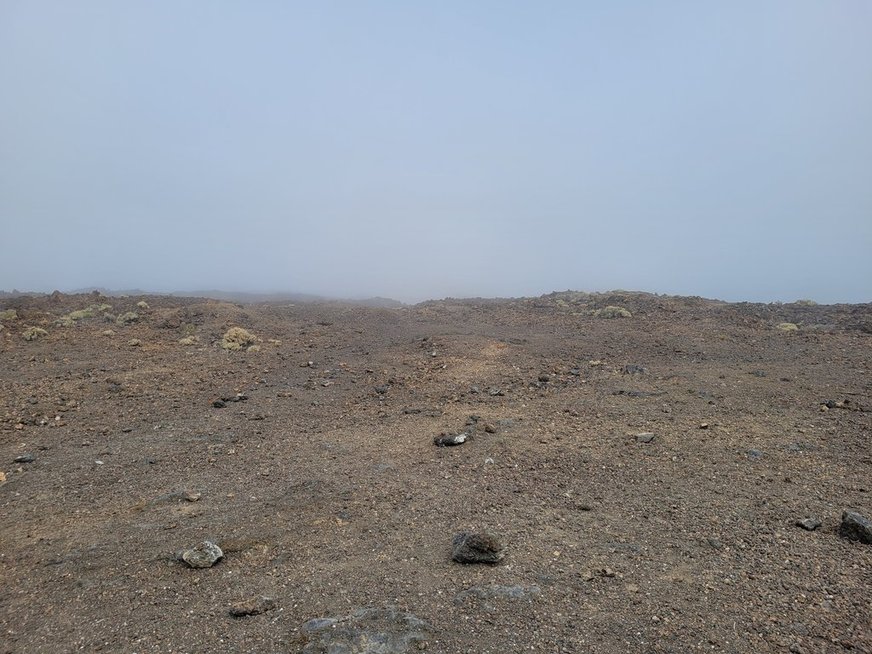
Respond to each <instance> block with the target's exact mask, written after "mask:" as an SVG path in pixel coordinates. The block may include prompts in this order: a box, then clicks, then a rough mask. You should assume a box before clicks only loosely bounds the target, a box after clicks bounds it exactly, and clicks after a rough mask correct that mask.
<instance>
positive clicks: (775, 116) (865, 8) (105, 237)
mask: <svg viewBox="0 0 872 654" xmlns="http://www.w3.org/2000/svg"><path fill="white" fill-rule="evenodd" d="M0 241H2V256H0V288H6V289H7V290H8V289H11V288H13V287H17V288H19V289H33V290H46V291H50V290H53V289H55V288H59V289H61V290H69V289H74V288H77V287H84V286H106V287H110V288H132V287H139V288H144V289H150V290H158V291H171V290H185V289H202V288H221V289H228V290H271V291H272V290H291V291H301V292H311V293H322V294H330V295H338V296H348V297H350V296H366V295H386V296H392V297H395V298H398V299H403V300H420V299H424V298H428V297H442V296H446V295H455V296H459V295H504V296H505V295H531V294H539V293H543V292H548V291H551V290H558V289H559V290H563V289H567V288H574V289H580V290H607V289H611V288H631V289H640V290H648V291H654V292H665V293H678V294H692V295H704V296H708V297H719V298H723V299H729V300H742V299H748V300H766V301H768V300H792V299H796V298H805V297H810V298H814V299H817V300H819V301H829V302H835V301H870V300H872V254H870V252H872V2H869V1H868V0H856V1H841V0H817V1H814V2H807V1H802V0H783V1H774V0H773V1H766V0H763V1H760V0H753V1H750V0H749V1H735V0H730V1H729V2H727V1H723V2H697V1H696V0H689V1H687V2H668V1H663V2H647V1H639V2H617V1H616V2H580V1H577V0H573V1H568V2H557V1H553V2H532V1H528V2H520V1H516V2H509V1H503V0H499V1H497V0H494V1H484V0H480V1H473V2H470V1H469V0H462V1H444V0H440V1H438V2H437V1H433V2H429V3H425V2H400V1H396V2H384V1H382V2H375V1H372V2H358V1H348V2H326V1H323V2H322V1H313V2H306V3H302V2H300V3H297V2H279V1H276V2H267V1H262V2H218V1H215V0H209V1H206V0H202V1H199V2H194V1H189V2H177V1H175V0H173V1H163V2H162V1H156V2H118V1H117V0H111V1H110V0H107V1H105V2H92V1H86V0H77V1H76V2H69V1H67V0H58V1H56V2H42V1H38V0H20V1H19V0H2V1H0Z"/></svg>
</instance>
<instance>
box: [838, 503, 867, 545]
mask: <svg viewBox="0 0 872 654" xmlns="http://www.w3.org/2000/svg"><path fill="white" fill-rule="evenodd" d="M839 535H840V536H842V537H843V538H847V539H849V540H858V541H860V542H861V543H866V544H868V545H872V522H869V519H868V518H867V517H866V516H863V515H860V514H859V513H857V512H856V511H845V512H844V513H842V524H841V526H840V527H839Z"/></svg>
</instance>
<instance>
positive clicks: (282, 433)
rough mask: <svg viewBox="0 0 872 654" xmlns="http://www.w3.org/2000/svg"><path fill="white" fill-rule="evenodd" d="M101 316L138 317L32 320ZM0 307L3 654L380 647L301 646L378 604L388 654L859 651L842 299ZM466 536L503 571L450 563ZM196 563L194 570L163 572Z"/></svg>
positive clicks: (863, 566) (869, 645)
mask: <svg viewBox="0 0 872 654" xmlns="http://www.w3.org/2000/svg"><path fill="white" fill-rule="evenodd" d="M140 300H146V301H147V302H148V304H149V308H147V309H143V308H138V307H137V306H136V303H137V302H138V301H140ZM100 302H105V303H108V304H111V305H112V308H111V312H112V313H113V314H115V315H121V314H123V313H125V312H128V311H133V312H137V313H138V314H139V318H140V319H139V322H136V323H132V324H130V325H127V326H119V325H116V324H114V323H108V322H105V321H104V319H103V318H102V317H101V316H100V315H96V316H94V317H90V318H83V319H81V320H79V321H77V322H75V323H74V324H71V325H70V326H57V325H55V324H54V321H55V320H56V319H57V318H58V317H60V316H61V315H63V314H67V313H68V312H70V311H73V310H77V309H83V308H85V307H87V306H88V305H90V304H93V303H100ZM607 305H619V306H622V307H626V308H627V309H629V310H630V311H631V312H632V314H633V315H632V317H630V318H616V319H605V318H601V317H595V316H594V315H593V314H592V311H593V310H595V309H597V308H603V307H605V306H607ZM7 308H15V309H16V310H17V313H18V319H17V320H0V322H2V324H3V325H4V329H3V330H2V331H0V471H3V472H4V473H5V477H6V480H5V482H0V507H2V523H0V581H2V587H3V592H2V594H0V652H4V653H13V652H14V653H25V652H28V653H29V652H52V653H57V652H73V651H89V652H90V651H103V652H138V653H141V654H142V653H147V652H260V653H279V652H301V651H304V650H305V651H307V652H319V651H324V652H328V651H329V652H330V654H333V652H352V651H372V652H381V651H386V650H378V649H370V650H353V649H351V650H342V649H336V648H334V649H333V650H329V649H327V648H326V646H325V647H324V648H321V649H319V647H321V646H320V645H318V644H317V643H315V642H314V641H313V640H312V639H313V636H312V635H311V634H309V635H307V633H306V632H304V631H303V630H301V627H302V625H303V624H304V623H306V622H307V621H309V620H312V619H314V618H326V617H340V616H348V615H351V614H353V613H354V612H355V611H356V610H357V609H361V608H366V607H375V608H385V607H391V606H392V607H396V609H397V611H398V612H401V613H402V612H407V613H410V614H413V615H414V616H417V618H419V619H421V620H423V621H424V622H426V623H427V624H428V625H429V629H428V630H427V637H426V638H424V639H423V640H420V641H419V642H417V643H412V644H411V645H410V650H409V651H418V650H419V649H426V651H428V652H437V653H443V652H444V653H446V654H454V653H465V652H469V653H475V654H484V653H493V654H502V653H512V652H521V651H540V652H592V653H615V652H674V653H682V652H697V651H700V652H701V651H706V652H794V653H796V652H807V653H811V652H855V653H859V652H866V653H868V652H872V626H870V625H872V604H870V602H872V599H870V587H872V545H868V544H863V543H859V542H855V541H850V540H847V539H845V538H842V537H841V536H840V535H839V533H838V526H839V522H840V519H841V515H842V511H843V510H845V509H854V510H857V511H859V512H860V513H863V514H865V515H866V516H869V517H872V447H870V444H872V412H870V411H872V398H870V395H872V377H870V369H872V306H870V305H852V306H847V305H840V306H801V305H751V304H743V305H735V304H733V305H730V304H724V303H717V302H710V301H704V300H699V299H693V298H666V297H658V296H650V295H639V294H616V295H613V296H585V295H577V294H553V295H551V296H545V297H542V298H537V299H525V300H512V301H499V302H497V301H463V302H460V301H441V302H432V303H426V304H422V305H417V306H414V307H407V308H398V309H376V308H366V307H360V306H348V305H340V304H319V305H306V304H299V305H296V306H294V305H284V306H282V305H276V304H271V305H266V304H257V305H246V306H239V305H234V304H230V303H226V302H216V301H209V300H195V299H180V298H158V297H146V298H139V297H137V298H102V297H95V296H64V295H58V296H53V297H40V298H18V299H6V300H3V301H2V302H0V310H2V309H7ZM782 322H792V323H796V324H797V325H799V329H798V330H797V331H794V332H786V331H783V330H780V329H778V328H776V325H778V324H779V323H782ZM32 326H40V327H43V328H44V329H46V331H47V332H48V334H47V335H46V336H44V337H42V338H39V339H37V340H34V341H26V340H24V338H22V334H23V333H24V331H25V329H26V328H28V327H32ZM231 326H240V327H243V328H245V329H247V330H249V331H251V332H252V333H253V334H255V335H256V336H258V337H259V338H260V339H261V342H260V343H259V347H260V350H259V351H238V352H228V351H225V350H223V349H221V348H220V347H219V346H218V341H220V339H221V336H222V334H224V332H225V331H226V330H227V329H228V328H229V327H231ZM108 329H111V330H112V331H113V332H114V334H104V331H105V330H108ZM185 336H196V337H197V339H198V340H199V343H195V344H192V345H183V344H180V343H179V339H181V338H183V337H185ZM131 339H139V340H140V341H141V344H140V345H138V346H132V345H129V342H130V340H131ZM309 362H311V365H309ZM625 366H640V367H642V368H644V370H643V371H638V370H636V369H634V368H630V369H626V368H625ZM540 376H541V381H540ZM545 380H547V381H545ZM237 393H242V394H244V395H245V396H246V397H247V399H246V400H245V401H238V402H231V401H228V402H227V403H226V406H225V407H223V408H216V407H214V406H213V401H214V400H216V399H219V398H222V397H224V398H233V397H235V396H236V394H237ZM827 401H830V404H831V406H832V408H829V409H827V408H826V406H823V407H822V403H825V402H827ZM471 415H475V416H479V420H478V422H477V423H476V424H475V425H474V426H473V427H474V433H473V435H472V437H471V438H470V439H469V440H468V441H467V442H466V443H464V444H463V445H460V446H457V447H450V448H438V447H436V446H434V443H433V439H434V437H437V436H439V435H440V434H441V433H442V432H445V433H446V434H455V433H458V432H461V431H463V430H465V429H467V427H466V426H465V425H466V423H467V422H468V419H469V417H470V416H471ZM485 425H489V427H490V428H491V431H493V432H494V433H488V432H487V431H485ZM704 425H707V426H704ZM643 432H650V433H652V434H653V435H654V437H653V440H651V441H650V442H647V443H646V442H639V440H638V439H637V438H636V435H637V434H640V433H643ZM642 440H645V439H644V438H643V439H642ZM25 454H31V455H32V456H33V458H34V460H33V461H32V462H30V463H16V462H14V459H15V458H16V457H19V456H22V455H25ZM197 496H199V499H197ZM807 517H816V518H818V519H820V520H821V521H822V525H821V527H820V528H819V529H817V530H816V531H805V530H803V529H801V528H799V527H797V526H795V521H796V520H798V519H803V518H807ZM479 529H484V530H489V531H491V532H494V533H496V534H497V535H499V536H500V537H501V538H502V540H503V542H504V543H505V546H506V556H505V559H504V560H503V562H502V563H500V564H499V565H496V566H483V565H461V564H458V563H454V562H452V561H451V558H450V556H451V540H452V537H453V536H454V534H455V533H457V532H459V531H461V530H479ZM204 539H210V540H212V541H214V542H215V543H217V544H218V545H219V546H220V547H221V548H222V549H223V551H224V558H223V559H222V560H221V561H220V562H219V563H217V564H216V565H215V566H214V567H212V568H208V569H191V568H189V567H187V566H186V565H185V564H183V563H181V562H179V561H178V560H177V559H176V558H175V556H174V553H175V552H176V551H178V550H181V549H185V548H189V547H192V546H194V545H196V544H197V543H199V542H200V541H202V540H204ZM514 587H519V588H514ZM511 588H514V590H511ZM259 595H263V596H267V597H270V598H273V599H274V600H275V607H274V608H272V610H269V611H266V612H264V613H262V614H259V615H252V616H247V617H232V616H231V615H230V614H229V612H228V610H229V608H230V607H231V606H232V605H233V604H235V603H237V602H239V601H241V600H247V599H250V598H252V597H255V596H259ZM513 595H514V596H513ZM385 615H387V613H385ZM337 624H345V623H337ZM362 642H363V641H362V640H361V641H359V642H358V645H360V643H362ZM307 647H308V649H306V648H307Z"/></svg>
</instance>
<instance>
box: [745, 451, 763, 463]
mask: <svg viewBox="0 0 872 654" xmlns="http://www.w3.org/2000/svg"><path fill="white" fill-rule="evenodd" d="M747 454H748V458H749V459H753V460H754V461H756V460H757V459H761V458H763V452H761V451H760V450H748V452H747Z"/></svg>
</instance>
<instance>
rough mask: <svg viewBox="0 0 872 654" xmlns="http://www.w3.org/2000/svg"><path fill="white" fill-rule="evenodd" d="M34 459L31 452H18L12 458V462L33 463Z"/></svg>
mask: <svg viewBox="0 0 872 654" xmlns="http://www.w3.org/2000/svg"><path fill="white" fill-rule="evenodd" d="M34 461H36V457H35V456H33V455H32V454H30V453H28V454H19V455H18V456H16V457H15V458H14V459H12V462H13V463H33V462H34Z"/></svg>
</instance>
